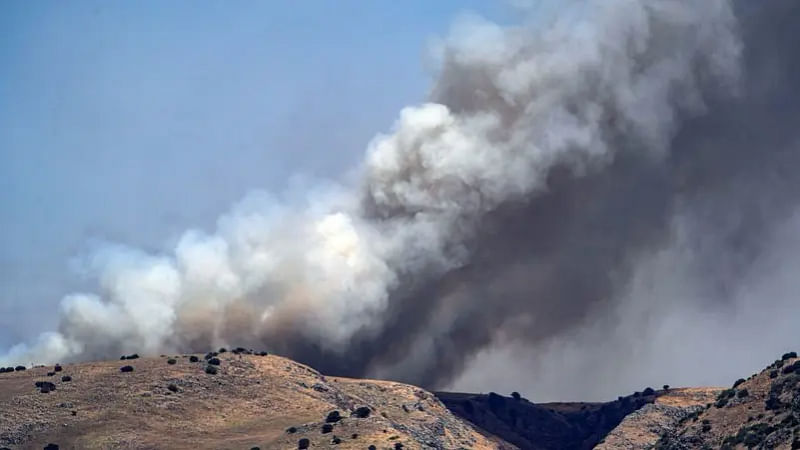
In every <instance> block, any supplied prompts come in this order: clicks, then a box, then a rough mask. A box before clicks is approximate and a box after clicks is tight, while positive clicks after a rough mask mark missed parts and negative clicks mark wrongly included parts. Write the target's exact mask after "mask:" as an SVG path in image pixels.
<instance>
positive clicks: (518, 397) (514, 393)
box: [511, 391, 522, 401]
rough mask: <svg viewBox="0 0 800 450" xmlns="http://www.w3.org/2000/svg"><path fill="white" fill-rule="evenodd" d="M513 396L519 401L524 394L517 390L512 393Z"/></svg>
mask: <svg viewBox="0 0 800 450" xmlns="http://www.w3.org/2000/svg"><path fill="white" fill-rule="evenodd" d="M511 397H513V398H514V400H516V401H519V400H520V399H521V398H522V396H521V395H519V392H517V391H514V392H512V393H511Z"/></svg>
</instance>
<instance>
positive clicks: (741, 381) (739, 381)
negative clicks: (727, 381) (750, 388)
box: [733, 378, 745, 389]
mask: <svg viewBox="0 0 800 450" xmlns="http://www.w3.org/2000/svg"><path fill="white" fill-rule="evenodd" d="M744 382H745V379H744V378H739V379H738V380H736V382H735V383H733V387H734V389H735V388H736V387H737V386H739V385H740V384H742V383H744Z"/></svg>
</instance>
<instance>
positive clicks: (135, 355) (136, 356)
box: [120, 353, 139, 360]
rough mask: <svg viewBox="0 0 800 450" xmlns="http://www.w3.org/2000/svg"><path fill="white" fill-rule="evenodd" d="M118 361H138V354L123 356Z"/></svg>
mask: <svg viewBox="0 0 800 450" xmlns="http://www.w3.org/2000/svg"><path fill="white" fill-rule="evenodd" d="M120 359H122V360H125V359H139V354H138V353H134V354H132V355H128V356H123V357H121V358H120Z"/></svg>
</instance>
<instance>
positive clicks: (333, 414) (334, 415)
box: [325, 411, 342, 423]
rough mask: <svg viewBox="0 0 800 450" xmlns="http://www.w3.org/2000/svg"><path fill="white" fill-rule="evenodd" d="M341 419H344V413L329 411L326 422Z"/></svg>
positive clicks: (334, 421)
mask: <svg viewBox="0 0 800 450" xmlns="http://www.w3.org/2000/svg"><path fill="white" fill-rule="evenodd" d="M340 420H342V415H341V414H340V413H339V411H331V412H329V413H328V416H327V417H325V422H326V423H336V422H338V421H340Z"/></svg>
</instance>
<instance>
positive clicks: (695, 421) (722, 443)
mask: <svg viewBox="0 0 800 450" xmlns="http://www.w3.org/2000/svg"><path fill="white" fill-rule="evenodd" d="M655 448H656V449H658V450H683V449H695V448H698V449H712V448H713V449H717V448H718V449H723V450H733V449H745V448H755V449H799V448H800V360H798V359H797V354H796V353H794V352H792V353H787V354H785V355H783V357H782V358H781V359H779V360H776V361H775V362H774V363H772V364H770V365H769V366H767V367H766V368H765V369H764V370H763V371H761V372H760V373H758V374H755V375H752V376H751V377H749V378H748V379H746V380H745V379H739V380H737V381H736V382H735V383H734V384H733V386H732V387H731V388H730V389H726V390H723V391H721V392H720V393H719V395H718V396H717V398H716V399H715V401H714V402H713V403H709V404H707V405H706V406H705V407H704V408H702V409H701V410H700V411H697V412H696V413H694V414H691V415H689V416H687V417H685V418H684V419H683V420H682V421H681V422H680V423H679V426H678V427H677V428H676V429H675V430H674V431H670V432H667V433H665V434H664V435H663V436H662V437H661V439H659V441H658V442H657V443H656V446H655Z"/></svg>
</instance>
